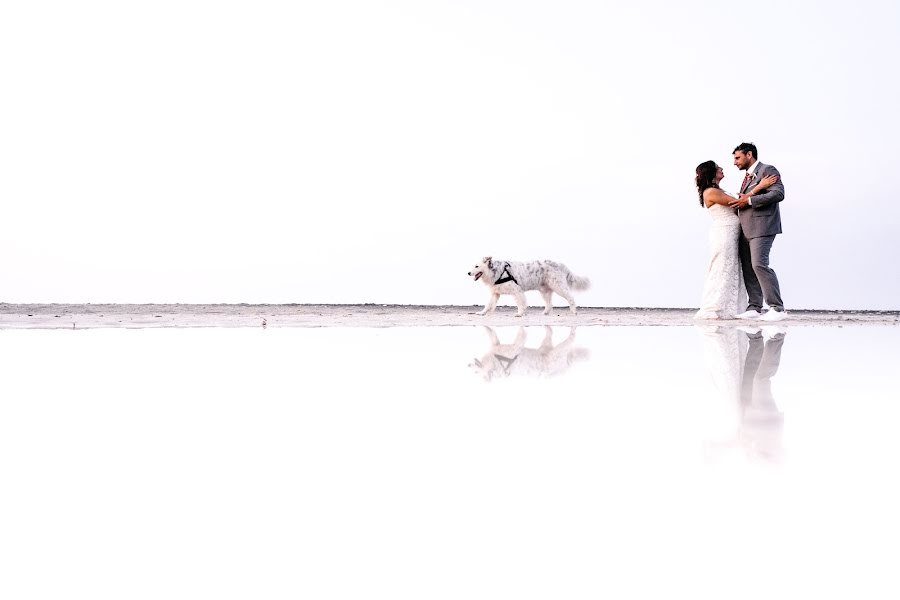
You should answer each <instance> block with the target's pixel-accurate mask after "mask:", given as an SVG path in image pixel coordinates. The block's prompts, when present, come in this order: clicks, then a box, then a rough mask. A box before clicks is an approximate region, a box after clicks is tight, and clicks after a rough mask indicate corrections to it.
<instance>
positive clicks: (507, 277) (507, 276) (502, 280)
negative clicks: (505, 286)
mask: <svg viewBox="0 0 900 600" xmlns="http://www.w3.org/2000/svg"><path fill="white" fill-rule="evenodd" d="M504 275H505V277H504ZM507 281H512V282H513V283H515V284H516V285H518V284H519V282H518V281H516V278H515V277H513V276H512V275H510V273H509V263H506V266H505V267H503V272H502V273H500V279H498V280H497V281H495V282H494V285H500V284H501V283H506V282H507Z"/></svg>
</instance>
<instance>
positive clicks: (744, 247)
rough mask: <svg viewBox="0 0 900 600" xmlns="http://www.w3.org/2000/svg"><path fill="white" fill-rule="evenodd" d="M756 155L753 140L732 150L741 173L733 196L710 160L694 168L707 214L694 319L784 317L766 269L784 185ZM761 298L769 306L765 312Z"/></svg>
mask: <svg viewBox="0 0 900 600" xmlns="http://www.w3.org/2000/svg"><path fill="white" fill-rule="evenodd" d="M758 156H759V155H758V154H757V151H756V146H754V145H753V144H748V143H743V144H741V145H740V146H738V147H737V148H735V149H734V165H735V166H736V167H737V168H738V169H740V170H742V171H746V175H745V176H744V183H743V184H741V188H740V190H739V193H738V195H737V197H735V196H732V195H731V194H729V193H727V192H724V191H723V190H722V189H721V188H720V187H719V182H720V181H722V179H724V178H725V173H724V171H722V167H720V166H719V165H717V164H716V163H715V161H712V160H708V161H706V162H705V163H702V164H701V165H699V166H698V167H697V179H696V181H697V191H698V192H699V194H700V205H701V206H704V207H706V208H707V209H708V211H709V214H710V216H711V217H712V227H711V229H710V232H709V245H710V259H709V267H708V268H707V270H706V282H705V283H704V284H703V300H702V302H701V305H700V310H699V311H698V312H697V314H696V315H695V318H697V319H733V318H737V319H761V320H763V321H781V320H783V319H784V318H786V316H787V313H785V311H784V303H783V302H782V301H781V290H780V289H779V287H778V278H777V277H776V276H775V271H773V270H772V268H771V267H769V251H770V250H771V249H772V243H773V242H774V241H775V236H776V235H777V234H779V233H781V213H780V212H779V210H778V204H779V203H780V202H781V201H782V200H784V185H783V184H782V183H781V175H780V174H779V173H778V169H776V168H775V167H773V166H771V165H764V164H763V163H761V162H759V160H758ZM763 301H765V303H766V304H768V305H769V310H768V311H767V312H766V313H765V314H762V309H763ZM741 310H744V312H741V313H740V314H739V313H738V311H741Z"/></svg>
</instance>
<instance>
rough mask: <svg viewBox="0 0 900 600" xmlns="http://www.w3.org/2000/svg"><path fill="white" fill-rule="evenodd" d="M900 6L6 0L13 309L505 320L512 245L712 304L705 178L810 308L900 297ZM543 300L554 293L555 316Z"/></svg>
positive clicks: (1, 59) (601, 292) (655, 298)
mask: <svg viewBox="0 0 900 600" xmlns="http://www.w3.org/2000/svg"><path fill="white" fill-rule="evenodd" d="M898 24H900V8H898V4H897V3H896V2H873V1H860V2H854V3H840V5H839V7H838V6H836V5H833V4H829V3H822V2H812V1H810V2H771V3H770V2H755V3H751V4H739V3H722V2H711V1H710V2H702V1H697V0H690V1H688V2H679V3H669V2H663V1H658V2H655V1H647V2H627V3H626V2H603V3H601V2H554V3H539V2H522V1H516V2H497V1H483V0H479V1H477V2H476V1H472V2H465V1H459V2H448V1H443V2H442V1H428V2H400V1H387V2H377V3H374V2H363V1H357V2H353V1H351V2H305V3H303V2H301V3H298V2H253V3H249V2H248V3H240V2H201V1H183V0H182V1H178V2H155V3H150V4H148V3H133V2H129V3H122V2H78V3H68V2H57V3H53V2H44V3H33V2H29V3H24V2H23V3H13V2H3V4H2V10H0V82H2V83H0V85H2V94H0V198H2V206H3V219H2V232H0V256H2V261H0V301H5V302H273V303H280V302H297V303H308V302H346V303H356V302H379V303H401V304H419V303H421V304H469V305H471V304H477V303H481V302H483V301H484V299H485V295H486V292H485V290H484V289H483V286H481V284H474V283H472V282H470V281H468V280H467V278H466V274H465V273H466V271H467V270H468V269H469V267H470V266H471V264H473V262H474V261H475V259H477V258H480V257H481V256H484V255H486V254H491V255H493V256H495V257H497V258H503V259H508V260H528V259H539V258H549V259H555V260H559V261H562V262H565V263H566V264H568V265H569V266H570V267H571V268H572V270H573V271H575V272H576V273H578V274H582V275H586V276H589V277H590V278H591V279H592V280H593V282H594V287H593V289H592V290H591V291H589V292H586V293H582V294H581V295H580V297H579V298H578V300H579V302H580V304H582V305H594V306H682V307H691V306H696V305H697V303H698V301H699V295H700V290H701V286H702V279H703V272H704V268H705V262H706V231H707V226H708V217H707V215H706V214H705V213H704V212H703V210H702V209H701V208H700V207H699V203H698V200H697V198H696V193H695V189H694V187H693V173H694V168H695V167H696V165H697V164H698V163H700V162H702V161H704V160H709V159H713V160H716V161H718V162H719V163H720V164H722V165H723V166H725V167H726V174H727V178H726V180H725V182H724V184H723V185H724V187H726V188H728V189H730V190H734V189H735V188H736V187H737V186H738V184H739V182H740V180H741V174H740V173H739V172H738V171H737V170H736V169H734V167H733V166H732V164H731V154H730V153H731V150H732V149H733V148H734V147H735V146H736V145H737V144H738V143H740V142H743V141H752V142H755V143H756V144H757V145H758V146H759V149H760V158H761V160H762V161H763V162H767V163H770V164H774V165H776V166H777V167H778V168H779V169H780V171H781V173H782V175H783V181H784V184H785V188H786V191H787V196H786V200H785V201H784V203H783V205H782V218H783V222H784V230H785V233H784V235H783V236H781V237H779V238H778V240H777V241H776V243H775V247H774V249H773V251H772V265H773V267H774V268H775V269H776V271H777V272H778V274H779V277H780V279H781V282H782V291H783V294H784V298H785V302H786V304H787V308H788V309H791V308H848V309H849V308H857V309H858V308H882V309H884V308H893V309H896V308H900V301H898V300H897V298H900V278H898V277H897V276H896V265H895V260H896V257H897V254H898V252H897V243H896V238H897V235H898V233H900V225H898V223H900V210H898V208H897V207H896V204H895V203H894V200H895V199H896V197H897V194H896V192H895V191H894V190H895V189H896V186H895V184H894V183H893V181H892V176H891V173H892V172H893V171H894V169H893V168H892V167H893V163H894V161H895V155H896V150H895V146H896V145H897V140H898V139H900V117H898V112H897V110H896V107H897V106H898V105H900V83H898V81H900V80H898V78H897V77H896V75H895V70H896V65H895V60H896V57H897V56H898V55H900V41H898V40H900V31H898V28H900V25H898ZM536 301H537V299H536V298H532V302H536Z"/></svg>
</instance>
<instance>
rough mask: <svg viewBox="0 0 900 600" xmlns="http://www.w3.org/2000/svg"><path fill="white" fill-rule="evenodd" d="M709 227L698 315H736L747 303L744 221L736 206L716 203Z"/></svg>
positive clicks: (721, 316) (718, 316) (697, 316)
mask: <svg viewBox="0 0 900 600" xmlns="http://www.w3.org/2000/svg"><path fill="white" fill-rule="evenodd" d="M707 210H708V211H709V215H710V216H711V217H712V226H711V227H710V228H709V265H708V266H707V267H706V281H705V283H704V284H703V299H702V300H701V302H700V310H699V311H697V314H696V315H694V318H695V319H732V318H734V316H735V315H736V314H738V313H739V312H740V311H741V310H743V308H744V307H745V306H747V290H746V289H745V288H744V277H743V276H742V275H741V259H740V256H739V255H738V236H739V235H740V233H741V222H740V220H739V219H738V216H737V215H736V214H735V212H734V209H732V208H729V207H727V206H724V205H722V204H713V205H712V206H710V207H709V208H708V209H707Z"/></svg>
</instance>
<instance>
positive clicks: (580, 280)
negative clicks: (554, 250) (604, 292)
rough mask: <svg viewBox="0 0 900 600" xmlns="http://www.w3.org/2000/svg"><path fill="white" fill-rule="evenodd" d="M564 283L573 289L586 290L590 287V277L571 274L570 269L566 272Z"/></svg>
mask: <svg viewBox="0 0 900 600" xmlns="http://www.w3.org/2000/svg"><path fill="white" fill-rule="evenodd" d="M566 283H568V284H569V287H570V288H571V289H573V290H586V289H588V288H590V287H591V280H590V279H588V278H587V277H579V276H578V275H573V274H572V272H571V271H569V272H568V274H566Z"/></svg>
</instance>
